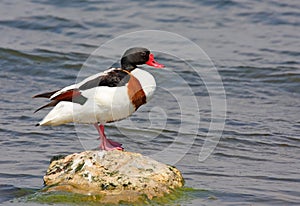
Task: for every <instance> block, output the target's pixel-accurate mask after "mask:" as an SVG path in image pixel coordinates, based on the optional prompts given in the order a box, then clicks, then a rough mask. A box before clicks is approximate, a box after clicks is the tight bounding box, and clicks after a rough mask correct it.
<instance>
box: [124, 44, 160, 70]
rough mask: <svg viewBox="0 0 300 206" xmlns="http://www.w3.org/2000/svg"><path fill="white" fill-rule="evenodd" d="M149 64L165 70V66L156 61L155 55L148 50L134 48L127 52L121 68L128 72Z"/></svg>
mask: <svg viewBox="0 0 300 206" xmlns="http://www.w3.org/2000/svg"><path fill="white" fill-rule="evenodd" d="M141 64H147V65H149V66H152V67H155V68H164V67H165V66H164V65H163V64H160V63H158V62H157V61H155V59H154V55H153V54H152V53H151V52H150V51H149V50H148V49H146V48H142V47H134V48H130V49H128V50H126V51H125V53H124V54H123V56H122V58H121V67H122V69H126V70H129V71H131V70H133V69H135V68H136V67H137V65H141Z"/></svg>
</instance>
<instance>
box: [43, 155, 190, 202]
mask: <svg viewBox="0 0 300 206" xmlns="http://www.w3.org/2000/svg"><path fill="white" fill-rule="evenodd" d="M44 182H45V185H46V186H47V187H46V188H45V191H48V192H51V191H64V192H71V193H78V194H82V195H99V196H100V197H101V198H100V201H101V202H103V203H118V202H122V201H125V202H135V201H138V200H140V199H141V198H144V197H146V198H147V199H149V200H151V199H153V198H154V197H162V196H164V195H166V194H169V193H171V192H172V191H173V190H174V189H176V188H181V187H182V186H183V184H184V180H183V177H182V175H181V173H180V172H179V170H177V169H176V168H175V167H172V166H168V165H166V164H163V163H160V162H157V161H155V160H153V159H151V158H149V157H146V156H143V155H141V154H138V153H132V152H122V151H117V150H114V151H85V152H82V153H79V154H77V153H75V154H71V155H68V156H66V157H64V158H62V159H57V160H53V161H52V162H51V163H50V166H49V168H48V170H47V173H46V175H45V176H44Z"/></svg>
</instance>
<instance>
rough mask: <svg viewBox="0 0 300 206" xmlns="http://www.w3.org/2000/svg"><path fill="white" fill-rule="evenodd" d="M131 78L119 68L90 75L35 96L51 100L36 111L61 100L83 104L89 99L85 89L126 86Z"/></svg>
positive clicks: (54, 104)
mask: <svg viewBox="0 0 300 206" xmlns="http://www.w3.org/2000/svg"><path fill="white" fill-rule="evenodd" d="M129 79H130V75H129V72H127V71H125V70H122V69H119V68H111V69H109V70H107V71H105V72H102V73H99V74H95V75H93V76H90V77H88V78H86V79H84V80H83V81H81V82H79V83H77V84H73V85H70V86H67V87H65V88H63V89H61V90H56V91H52V92H46V93H42V94H38V95H35V96H33V98H40V97H42V98H48V99H50V100H51V102H50V103H48V104H46V105H44V106H42V107H40V108H38V109H37V110H36V111H35V112H37V111H39V110H41V109H44V108H46V107H53V106H56V105H57V104H58V103H59V102H60V101H68V102H73V103H78V104H81V105H83V104H84V103H85V102H86V101H87V99H88V97H85V96H83V95H82V92H83V91H85V90H88V89H93V88H97V87H104V86H106V87H120V86H125V85H126V84H127V83H128V81H129Z"/></svg>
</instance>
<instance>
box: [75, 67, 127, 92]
mask: <svg viewBox="0 0 300 206" xmlns="http://www.w3.org/2000/svg"><path fill="white" fill-rule="evenodd" d="M129 79H130V76H129V74H128V72H127V71H124V70H122V69H115V70H112V71H110V72H108V73H107V74H104V75H102V76H99V77H97V78H95V79H92V80H90V81H88V82H86V83H84V84H83V85H81V86H80V87H79V89H80V90H87V89H91V88H94V87H98V86H108V87H121V86H125V85H126V84H127V83H128V81H129Z"/></svg>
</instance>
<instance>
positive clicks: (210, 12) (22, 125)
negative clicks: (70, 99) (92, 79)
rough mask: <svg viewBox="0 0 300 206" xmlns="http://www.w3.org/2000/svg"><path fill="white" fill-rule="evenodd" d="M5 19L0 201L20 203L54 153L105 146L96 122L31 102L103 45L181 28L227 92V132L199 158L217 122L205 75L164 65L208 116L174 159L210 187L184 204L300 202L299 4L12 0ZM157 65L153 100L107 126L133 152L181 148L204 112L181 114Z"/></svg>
mask: <svg viewBox="0 0 300 206" xmlns="http://www.w3.org/2000/svg"><path fill="white" fill-rule="evenodd" d="M0 17H1V18H0V31H1V41H0V68H1V73H0V80H1V81H0V85H1V86H0V90H1V92H0V93H1V98H0V105H1V106H0V146H1V150H0V156H1V159H0V162H1V170H0V202H1V204H2V205H23V204H25V202H24V201H23V200H22V199H20V197H24V196H26V195H27V194H32V193H34V192H35V191H37V190H38V189H40V188H42V187H43V180H42V178H43V175H44V174H45V171H46V169H47V167H48V165H49V160H50V159H51V157H52V156H54V155H57V154H70V153H74V152H80V151H83V150H84V149H86V147H87V146H86V145H85V143H87V142H92V144H93V145H95V144H97V142H96V143H95V141H96V140H95V136H96V131H94V128H92V127H88V126H80V125H79V126H78V127H74V126H73V125H65V126H60V127H35V126H34V125H35V124H36V123H37V122H38V121H39V120H40V119H41V118H42V117H43V116H44V115H45V114H46V111H44V112H42V111H41V112H39V113H37V114H33V111H34V110H35V109H36V108H38V107H39V106H41V105H42V104H44V103H46V101H43V100H35V99H32V98H31V97H32V96H33V95H35V94H37V93H40V92H46V91H48V90H49V91H51V90H56V89H58V88H61V87H64V86H66V85H69V84H72V83H74V82H75V81H76V78H77V76H78V73H79V71H80V70H81V68H82V65H83V64H84V62H85V61H86V60H87V58H88V57H89V55H90V54H91V53H92V52H93V51H95V49H97V48H98V47H99V46H100V45H102V44H104V43H106V42H107V41H109V40H112V39H114V38H116V37H118V36H119V35H124V34H127V33H129V32H135V31H140V30H145V29H153V30H161V31H168V32H172V33H175V34H178V35H181V36H184V37H185V38H187V39H190V40H191V41H192V42H194V43H196V44H197V45H199V46H200V47H201V48H202V49H203V50H204V51H205V52H206V54H207V55H208V56H209V57H210V58H211V60H212V62H213V63H214V65H215V66H216V68H217V70H218V72H219V75H220V76H221V78H222V82H223V84H224V90H225V92H226V103H227V110H226V112H227V113H226V121H225V123H226V124H225V128H224V130H223V133H222V137H221V139H220V142H219V143H218V145H217V147H216V148H215V150H214V152H213V153H212V154H211V155H210V156H209V157H208V158H207V159H205V161H199V160H198V158H199V153H200V151H201V147H202V145H203V143H204V141H205V140H206V138H207V137H206V135H207V131H208V128H209V123H210V121H211V105H210V98H209V92H208V91H207V90H206V87H205V84H204V81H205V80H203V79H201V78H200V77H198V78H196V77H195V75H194V73H192V72H190V71H189V70H187V69H186V67H187V65H186V64H185V63H183V62H182V61H181V60H180V59H178V58H175V57H172V56H168V55H163V54H159V56H158V57H159V58H158V60H161V62H162V63H163V64H165V65H167V68H169V69H170V70H171V71H173V73H172V74H174V72H175V73H176V74H178V75H179V76H180V77H182V78H183V79H184V80H185V81H186V82H187V83H188V86H189V87H190V88H192V90H193V92H194V93H193V95H194V97H195V99H196V101H197V102H198V104H199V116H200V117H201V121H200V123H199V124H197V129H198V131H197V136H196V138H195V141H194V143H193V146H191V148H189V149H188V150H187V151H184V154H185V155H184V156H183V157H182V158H180V159H178V160H177V161H176V163H175V166H176V167H177V168H178V169H180V170H181V171H182V173H183V176H184V178H185V180H186V186H187V187H192V188H196V189H201V190H199V191H198V192H196V193H193V195H191V197H190V198H188V199H185V200H184V201H182V202H181V203H180V204H181V205H298V204H300V174H299V171H300V158H299V157H300V135H299V134H300V67H299V64H300V61H299V59H300V50H299V48H300V41H299V39H300V2H298V1H293V0H286V1H280V0H268V1H264V2H261V1H250V0H248V1H237V0H235V1H234V0H227V1H210V0H202V1H196V0H195V1H188V2H187V1H176V2H175V1H169V0H166V1H154V0H152V1H130V0H127V1H123V2H122V3H121V2H117V1H115V2H114V1H99V2H98V1H92V0H89V1H88V0H87V1H82V0H76V1H58V0H55V1H53V0H31V1H22V0H13V1H10V0H3V1H1V3H0ZM145 43H146V42H145ZM148 43H149V42H147V44H148ZM161 44H162V45H163V46H164V47H166V48H168V47H172V48H174V47H175V48H176V49H177V50H179V51H180V50H183V48H184V46H183V45H181V44H178V45H176V44H174V43H170V42H168V41H163V42H161ZM122 52H123V50H120V54H116V55H121V53H122ZM110 57H111V58H112V59H114V61H117V60H118V56H110ZM100 59H101V58H100ZM102 59H103V62H106V61H108V60H107V59H106V58H104V57H103V58H102ZM199 64H200V62H199ZM103 65H104V64H103ZM103 65H102V66H103ZM99 67H100V66H99ZM103 69H105V68H102V67H101V69H100V68H99V71H103ZM93 72H94V70H93V71H92V72H91V73H93ZM96 72H97V71H95V72H94V73H96ZM151 72H152V74H153V75H154V76H155V77H156V80H157V84H158V89H157V91H156V93H155V96H154V98H153V99H152V100H151V101H150V102H149V104H147V105H146V106H144V107H142V108H140V109H139V111H138V112H137V113H136V114H135V115H134V116H132V117H131V118H129V119H127V120H123V121H122V122H120V123H115V124H109V125H108V127H107V134H108V135H109V136H110V137H111V138H113V139H115V140H118V141H120V142H122V143H123V144H124V146H125V148H126V149H128V150H129V151H134V152H140V153H142V154H145V155H150V156H155V154H159V152H160V151H162V150H164V149H165V148H167V147H169V146H170V145H171V144H172V143H173V142H174V141H175V137H176V136H177V135H178V134H179V136H180V137H182V139H179V140H178V141H177V142H176V144H175V145H179V146H178V148H179V149H178V152H179V150H181V149H180V148H181V146H180V145H184V144H185V141H188V140H189V139H190V138H192V137H193V135H192V133H193V128H191V125H193V124H195V121H197V119H195V116H193V115H191V116H189V114H190V112H193V111H194V110H193V109H194V108H192V107H191V108H190V107H188V106H186V107H184V108H183V110H185V111H186V113H184V114H182V113H181V112H180V105H179V104H177V102H176V101H177V99H176V97H184V96H188V94H187V93H186V90H185V89H186V88H185V87H180V86H178V84H179V82H178V81H176V78H175V79H174V78H170V74H169V73H168V70H165V71H151ZM174 95H175V96H174ZM184 103H187V105H188V103H189V101H186V102H184ZM149 112H150V113H151V115H150V116H149V115H148V113H149ZM166 117H168V118H166ZM182 119H184V121H182ZM138 125H139V126H138ZM178 125H179V126H180V128H183V130H184V132H182V133H179V130H178V127H179V126H178ZM89 131H90V132H89ZM82 134H85V135H82ZM124 134H125V135H124ZM82 136H83V137H82ZM80 137H81V138H80ZM94 143H95V144H94ZM169 155H170V156H172V153H170V154H169ZM156 157H157V156H156ZM157 158H158V160H160V159H159V157H157ZM162 160H163V161H165V162H166V163H168V161H167V160H165V159H163V158H162ZM201 191H205V192H201ZM28 204H30V205H32V204H33V203H28ZM35 204H37V205H40V204H38V203H35Z"/></svg>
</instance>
